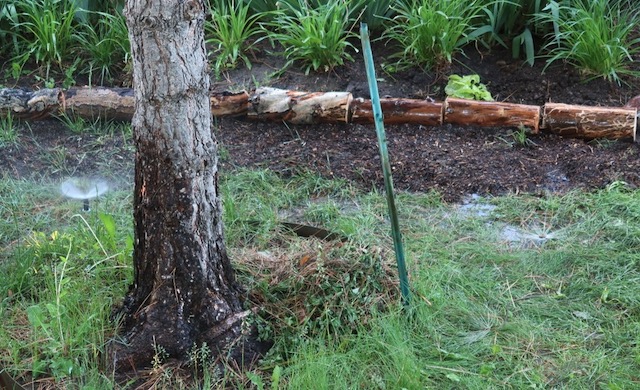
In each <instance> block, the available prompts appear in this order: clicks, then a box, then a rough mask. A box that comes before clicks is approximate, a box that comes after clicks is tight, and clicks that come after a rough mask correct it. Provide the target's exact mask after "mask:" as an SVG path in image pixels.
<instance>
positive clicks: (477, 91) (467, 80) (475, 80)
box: [444, 74, 493, 101]
mask: <svg viewBox="0 0 640 390" xmlns="http://www.w3.org/2000/svg"><path fill="white" fill-rule="evenodd" d="M444 92H445V93H446V94H447V96H451V97H456V98H461V99H471V100H485V101H493V97H491V93H490V92H489V91H488V90H487V86H486V85H484V84H482V83H481V82H480V76H478V75H477V74H472V75H467V76H458V75H457V74H452V75H450V76H449V82H448V83H447V86H446V87H445V88H444Z"/></svg>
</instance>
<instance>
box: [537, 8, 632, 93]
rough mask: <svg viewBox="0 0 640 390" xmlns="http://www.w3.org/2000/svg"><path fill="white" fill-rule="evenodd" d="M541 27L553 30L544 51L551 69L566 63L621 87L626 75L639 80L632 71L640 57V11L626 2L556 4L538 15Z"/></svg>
mask: <svg viewBox="0 0 640 390" xmlns="http://www.w3.org/2000/svg"><path fill="white" fill-rule="evenodd" d="M535 19H536V20H537V21H538V22H539V23H548V24H551V25H552V26H553V32H552V33H550V34H548V35H547V43H546V44H545V46H544V47H543V49H544V50H547V51H548V52H549V55H548V56H549V58H548V59H547V64H546V66H545V69H546V67H548V66H549V65H551V64H552V63H554V62H556V61H558V60H562V61H567V62H568V63H570V64H571V65H573V66H575V67H576V68H578V69H579V70H580V71H581V72H582V73H584V74H585V75H587V76H589V77H591V78H593V77H604V78H605V79H607V80H609V81H615V82H618V83H620V82H621V77H622V76H623V75H631V76H637V75H639V74H640V73H639V72H638V71H635V70H633V69H630V65H631V64H632V63H633V61H634V56H635V55H637V54H639V53H640V37H637V36H634V29H635V28H636V26H638V25H639V24H640V8H638V7H637V6H634V5H632V4H631V3H630V2H629V1H625V0H614V1H609V0H575V1H571V2H569V1H560V2H558V1H555V0H552V1H550V2H549V4H548V5H547V6H546V7H545V8H544V9H543V10H542V11H541V12H539V13H537V14H536V15H535Z"/></svg>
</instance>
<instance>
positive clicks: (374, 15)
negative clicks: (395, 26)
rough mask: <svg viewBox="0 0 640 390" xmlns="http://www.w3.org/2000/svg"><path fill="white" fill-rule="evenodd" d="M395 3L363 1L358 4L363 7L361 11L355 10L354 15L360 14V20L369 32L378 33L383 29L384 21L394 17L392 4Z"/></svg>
mask: <svg viewBox="0 0 640 390" xmlns="http://www.w3.org/2000/svg"><path fill="white" fill-rule="evenodd" d="M395 3H396V1H394V0H365V1H362V2H360V4H359V6H360V7H363V9H362V11H360V9H359V8H356V9H355V10H354V14H360V13H362V16H360V20H361V21H362V22H364V23H366V24H367V26H369V29H370V30H371V31H378V30H381V29H383V27H384V23H385V21H386V20H389V19H390V18H391V17H393V16H394V14H395V10H394V8H393V4H395Z"/></svg>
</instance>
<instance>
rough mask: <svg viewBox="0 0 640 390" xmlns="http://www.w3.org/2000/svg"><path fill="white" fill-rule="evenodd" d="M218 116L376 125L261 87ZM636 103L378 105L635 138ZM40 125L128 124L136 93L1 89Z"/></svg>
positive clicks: (577, 134)
mask: <svg viewBox="0 0 640 390" xmlns="http://www.w3.org/2000/svg"><path fill="white" fill-rule="evenodd" d="M210 100H211V113H212V115H214V116H216V117H224V116H235V117H246V118H247V119H249V120H266V121H277V122H280V121H285V122H289V123H293V124H314V123H374V114H373V110H372V103H371V100H369V99H363V98H356V99H354V98H353V96H352V95H351V93H349V92H302V91H291V90H282V89H277V88H258V89H256V90H255V91H254V92H253V93H252V94H251V95H250V94H249V93H247V92H216V93H212V94H211V97H210ZM637 101H638V97H635V98H633V99H631V100H630V101H629V103H628V104H627V105H625V106H624V107H590V106H580V105H569V104H561V103H547V104H545V105H543V106H535V105H525V104H515V103H506V102H487V101H477V100H466V99H454V98H447V99H446V100H445V101H444V102H434V101H430V100H421V99H404V98H387V99H380V105H381V106H382V108H383V109H384V111H385V117H384V123H385V124H403V123H407V124H417V125H423V126H439V125H442V124H446V123H451V124H457V125H466V126H479V127H516V128H519V127H526V128H529V129H530V130H531V132H532V133H533V134H536V133H538V132H542V133H549V134H556V135H560V136H563V137H570V138H581V139H586V140H592V139H601V138H602V139H625V140H626V139H628V140H632V139H633V140H634V141H635V140H637V137H636V131H637V126H638V107H637V105H638V104H637V103H634V102H637ZM9 113H10V114H11V115H13V116H15V117H16V118H20V119H27V120H39V119H45V118H47V117H49V116H51V115H54V114H55V113H64V114H66V115H77V116H80V117H88V118H93V117H102V118H105V119H116V120H130V119H131V116H132V115H133V90H131V89H128V88H113V89H109V88H71V89H69V90H67V91H63V90H62V89H59V88H55V89H42V90H39V91H32V92H29V91H24V90H18V89H0V116H1V117H4V116H6V115H8V114H9Z"/></svg>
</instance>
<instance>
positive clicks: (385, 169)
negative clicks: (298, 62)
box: [360, 23, 411, 306]
mask: <svg viewBox="0 0 640 390" xmlns="http://www.w3.org/2000/svg"><path fill="white" fill-rule="evenodd" d="M360 38H361V39H362V54H363V55H364V65H365V68H366V71H367V80H368V81H369V91H370V93H371V108H372V109H373V118H374V121H375V125H376V135H377V137H378V146H379V147H380V161H381V162H382V173H383V175H384V190H385V195H386V198H387V207H388V209H389V219H390V220H391V236H392V237H393V249H394V252H395V254H396V262H397V264H398V279H400V292H401V293H402V303H403V304H404V305H405V306H406V305H408V304H409V302H410V300H411V295H410V293H409V278H408V276H407V265H406V263H405V260H404V245H403V244H402V234H401V233H400V223H399V222H398V211H397V209H396V202H395V197H394V194H393V176H392V175H391V163H389V152H388V151H387V136H386V135H385V132H384V123H383V122H384V120H383V114H382V108H381V107H380V96H379V94H378V82H377V81H376V72H375V67H374V64H373V54H371V44H370V43H369V30H368V28H367V24H366V23H362V24H361V25H360Z"/></svg>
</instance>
